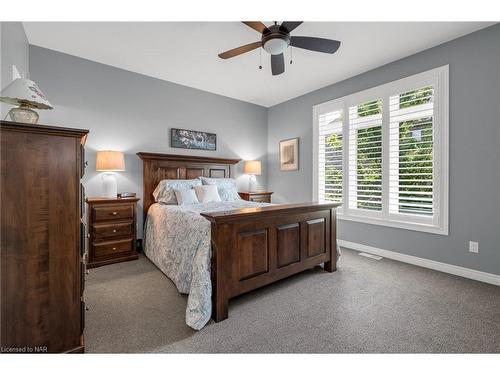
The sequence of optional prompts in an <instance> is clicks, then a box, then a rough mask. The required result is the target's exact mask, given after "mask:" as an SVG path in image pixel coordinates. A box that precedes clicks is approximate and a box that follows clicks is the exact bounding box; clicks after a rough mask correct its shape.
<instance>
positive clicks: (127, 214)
mask: <svg viewBox="0 0 500 375" xmlns="http://www.w3.org/2000/svg"><path fill="white" fill-rule="evenodd" d="M92 217H93V219H94V221H96V222H97V221H105V220H116V219H132V218H133V217H134V205H132V204H120V205H112V206H111V205H110V206H94V207H92Z"/></svg>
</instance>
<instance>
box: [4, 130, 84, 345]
mask: <svg viewBox="0 0 500 375" xmlns="http://www.w3.org/2000/svg"><path fill="white" fill-rule="evenodd" d="M0 127H1V137H0V138H1V151H0V152H1V168H2V169H1V183H0V184H1V188H0V191H1V193H0V195H1V197H0V200H1V220H0V221H1V224H0V225H1V229H0V230H1V236H0V245H1V276H0V283H1V335H0V346H1V347H2V351H3V352H4V353H6V352H11V353H15V352H20V353H44V352H49V353H71V352H83V351H84V341H83V328H84V313H85V302H84V299H83V289H84V277H85V276H84V273H85V264H84V259H85V256H86V255H85V226H84V223H83V220H82V218H83V209H84V205H83V196H84V190H83V186H82V185H81V181H80V180H81V178H82V176H83V173H84V168H85V167H84V144H85V140H86V137H87V133H88V130H81V129H72V128H63V127H53V126H43V125H33V124H22V123H14V122H9V121H1V122H0Z"/></svg>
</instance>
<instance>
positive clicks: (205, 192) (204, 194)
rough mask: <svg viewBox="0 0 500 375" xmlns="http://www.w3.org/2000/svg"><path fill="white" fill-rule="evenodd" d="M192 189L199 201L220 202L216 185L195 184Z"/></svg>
mask: <svg viewBox="0 0 500 375" xmlns="http://www.w3.org/2000/svg"><path fill="white" fill-rule="evenodd" d="M194 191H195V192H196V196H197V197H198V201H199V202H200V203H210V202H220V201H221V199H220V196H219V193H218V192H217V186H216V185H203V186H195V187H194Z"/></svg>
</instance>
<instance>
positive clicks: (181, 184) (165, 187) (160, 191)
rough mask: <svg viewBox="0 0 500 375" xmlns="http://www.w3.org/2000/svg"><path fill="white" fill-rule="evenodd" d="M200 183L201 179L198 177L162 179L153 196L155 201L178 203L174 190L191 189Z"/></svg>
mask: <svg viewBox="0 0 500 375" xmlns="http://www.w3.org/2000/svg"><path fill="white" fill-rule="evenodd" d="M200 185H201V181H200V180H199V179H197V178H196V179H193V180H161V181H160V183H159V184H158V186H157V187H156V189H155V191H154V192H153V197H154V199H155V202H162V203H166V204H177V198H175V192H174V190H189V189H192V188H194V187H195V186H200Z"/></svg>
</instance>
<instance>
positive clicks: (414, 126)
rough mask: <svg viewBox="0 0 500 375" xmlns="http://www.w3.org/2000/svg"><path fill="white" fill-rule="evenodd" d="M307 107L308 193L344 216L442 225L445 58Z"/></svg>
mask: <svg viewBox="0 0 500 375" xmlns="http://www.w3.org/2000/svg"><path fill="white" fill-rule="evenodd" d="M313 112H314V119H313V120H314V121H313V125H314V127H313V142H314V144H313V154H314V159H313V160H314V166H313V167H314V168H313V199H314V200H318V201H320V202H341V203H343V205H342V208H341V209H339V218H340V219H344V220H355V221H361V222H367V223H372V224H380V225H387V226H394V227H398V228H405V229H413V230H421V231H427V232H432V233H439V234H447V233H448V66H444V67H441V68H437V69H433V70H430V71H428V72H424V73H420V74H417V75H415V76H411V77H408V78H404V79H401V80H399V81H394V82H391V83H388V84H385V85H382V86H378V87H374V88H372V89H369V90H365V91H362V92H358V93H355V94H352V95H349V96H346V97H343V98H339V99H335V100H333V101H330V102H327V103H323V104H319V105H316V106H314V111H313ZM344 114H346V115H345V116H344Z"/></svg>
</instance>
